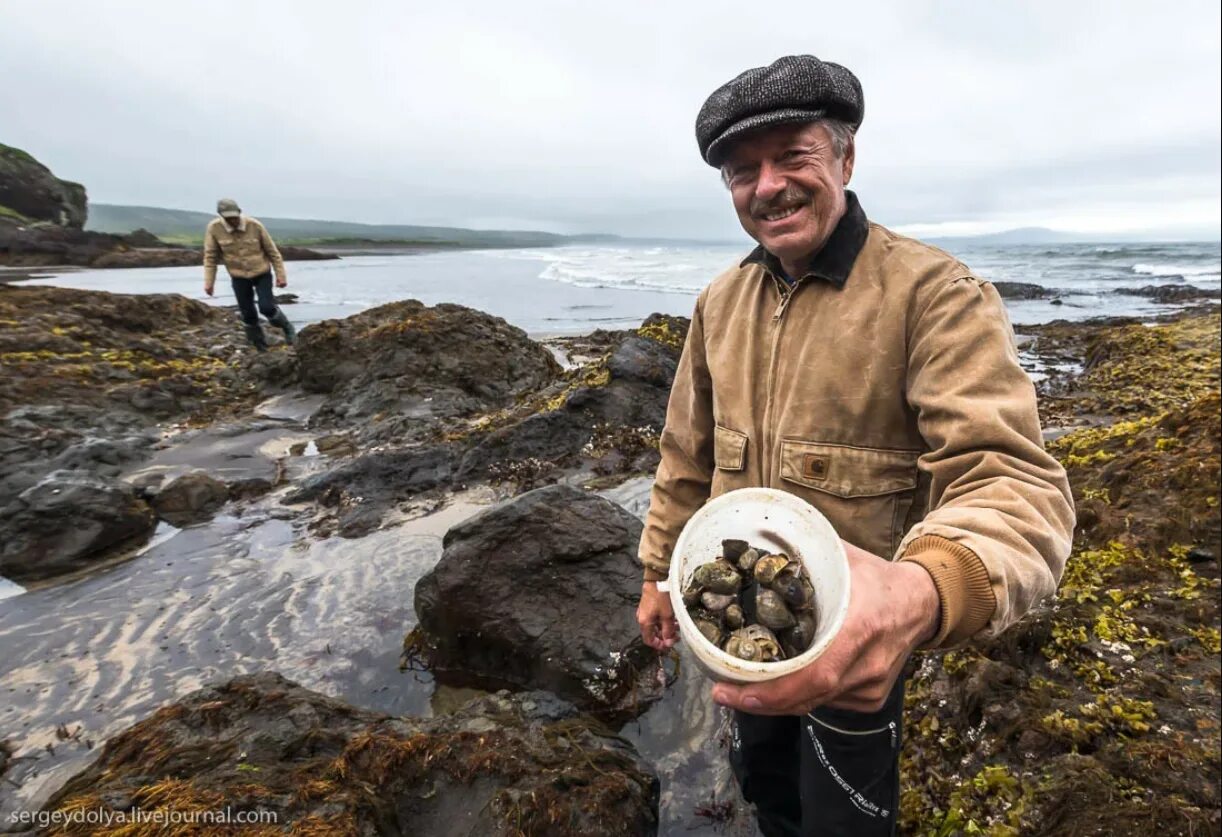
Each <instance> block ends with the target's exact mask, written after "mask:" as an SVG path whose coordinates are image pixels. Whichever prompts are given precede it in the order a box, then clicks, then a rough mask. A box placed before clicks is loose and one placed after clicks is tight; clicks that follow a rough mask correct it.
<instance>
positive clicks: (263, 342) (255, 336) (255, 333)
mask: <svg viewBox="0 0 1222 837" xmlns="http://www.w3.org/2000/svg"><path fill="white" fill-rule="evenodd" d="M246 339H247V340H249V341H250V345H252V346H254V347H255V349H256V350H257V351H260V352H266V351H267V338H266V337H264V336H263V327H262V326H261V325H259V324H258V323H255V324H254V325H248V326H246Z"/></svg>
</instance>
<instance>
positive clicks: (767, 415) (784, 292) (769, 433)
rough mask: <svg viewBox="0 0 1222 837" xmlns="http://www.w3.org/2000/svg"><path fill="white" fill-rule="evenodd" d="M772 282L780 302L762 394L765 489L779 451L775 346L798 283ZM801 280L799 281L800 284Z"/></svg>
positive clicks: (775, 314)
mask: <svg viewBox="0 0 1222 837" xmlns="http://www.w3.org/2000/svg"><path fill="white" fill-rule="evenodd" d="M773 281H774V282H775V283H776V285H777V290H778V292H779V293H780V295H781V299H780V302H778V303H777V307H776V311H775V312H774V313H773V315H772V346H771V349H770V350H769V356H768V386H767V389H766V390H765V394H764V440H763V441H764V444H763V450H764V452H766V453H767V456H766V457H765V458H764V481H763V484H764V486H765V487H768V488H771V487H772V472H773V462H774V459H775V458H776V457H778V456H780V451H779V450H773V436H774V435H775V434H774V433H773V428H772V391H773V388H774V387H773V384H774V383H775V381H776V365H777V346H778V345H779V344H780V342H781V318H782V317H783V316H784V315H785V308H786V307H787V306H788V305H789V300H790V299H792V298H793V295H794V293H796V292H797V290H798V283H794V284H793V285H792V286H789V287H786V288H781V286H780V280H778V279H776V278H775V277H773ZM800 281H801V280H799V282H800Z"/></svg>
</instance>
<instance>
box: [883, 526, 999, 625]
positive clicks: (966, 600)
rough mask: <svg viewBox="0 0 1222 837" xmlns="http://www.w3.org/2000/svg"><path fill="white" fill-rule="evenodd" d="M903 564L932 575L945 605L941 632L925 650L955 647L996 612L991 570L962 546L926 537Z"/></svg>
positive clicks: (916, 543) (917, 541)
mask: <svg viewBox="0 0 1222 837" xmlns="http://www.w3.org/2000/svg"><path fill="white" fill-rule="evenodd" d="M900 560H901V561H913V562H915V563H917V564H920V565H921V566H922V567H924V568H925V570H926V571H927V572H928V573H929V574H930V575H931V576H933V583H934V587H936V588H937V590H938V601H939V603H940V604H941V606H942V617H941V620H940V622H939V624H938V633H937V635H936V636H934V638H933V639H932V640H930V641H929V643H928V644H926V645H925V646H924V647H925V648H940V647H949V646H951V645H956V644H958V643H960V642H963V641H965V640H967V639H969V638H971V637H972V636H973V635H975V634H976V633H978V632H980V631H981V630H983V628H984V626H985V625H987V624H988V622H989V619H991V618H992V617H993V612H994V611H995V610H996V609H997V597H996V596H994V594H993V585H992V584H991V583H990V581H989V571H988V570H987V569H986V568H985V566H984V562H983V561H981V560H980V557H979V556H978V555H976V553H975V552H972V551H971V550H970V549H968V548H967V547H965V546H963V545H962V544H957V543H955V542H954V541H951V540H947V539H946V538H942V537H939V536H937V535H924V536H922V537H919V538H917V539H915V540H914V541H912V543H910V544H908V548H907V549H906V550H904V554H903V555H902V556H901V558H900Z"/></svg>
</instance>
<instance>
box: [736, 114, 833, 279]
mask: <svg viewBox="0 0 1222 837" xmlns="http://www.w3.org/2000/svg"><path fill="white" fill-rule="evenodd" d="M723 171H724V172H725V175H726V179H727V183H728V185H729V187H730V195H731V197H732V198H733V199H734V211H735V212H737V213H738V220H739V223H741V224H742V225H743V229H744V230H746V231H747V235H749V236H751V237H752V238H754V239H755V240H756V241H758V242H759V243H760V244H762V245H764V247H765V248H766V249H767V250H768V251H769V252H770V253H772V254H773V255H775V256H776V257H777V258H779V259H780V260H781V262H782V264H785V265H795V264H801V263H803V262H804V261H805V260H806V259H807V258H809V257H810V256H812V255H813V254H814V253H815V252H816V251H817V250H818V249H819V248H821V247H822V246H823V245H824V244H825V243H826V242H827V239H828V238H829V237H830V236H831V234H832V230H834V229H835V228H836V224H837V223H838V222H839V221H840V217H841V216H842V215H843V214H844V187H845V186H847V185H848V182H849V179H850V178H851V177H852V175H853V146H852V143H850V144H849V147H848V148H847V149H846V150H845V154H844V157H843V158H838V157H837V156H836V153H835V150H834V148H833V146H832V136H831V134H830V133H829V132H828V130H827V128H826V127H824V126H823V125H820V124H807V125H779V126H777V127H775V128H769V129H766V130H763V131H760V132H758V133H754V134H749V135H747V136H745V137H743V138H742V139H740V140H738V141H737V142H735V143H734V145H733V147H731V149H730V153H729V156H728V157H727V158H726V162H725V166H724V168H723Z"/></svg>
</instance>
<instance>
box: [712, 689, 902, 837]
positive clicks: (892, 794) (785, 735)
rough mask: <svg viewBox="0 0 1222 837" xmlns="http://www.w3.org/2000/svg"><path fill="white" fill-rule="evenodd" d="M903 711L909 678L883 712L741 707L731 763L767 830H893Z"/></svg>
mask: <svg viewBox="0 0 1222 837" xmlns="http://www.w3.org/2000/svg"><path fill="white" fill-rule="evenodd" d="M903 713H904V679H903V677H901V678H900V679H899V680H897V681H896V684H895V688H894V689H892V691H891V695H890V696H889V697H888V698H887V703H886V705H885V706H884V707H883V709H882V711H880V712H874V713H870V714H860V713H857V712H846V711H843V710H839V709H826V708H819V709H816V710H815V711H814V712H812V713H811V714H809V715H804V716H802V717H800V718H799V717H793V716H782V717H764V716H761V715H747V714H745V713H742V712H735V713H734V727H733V730H732V738H731V741H730V765H731V766H732V767H733V769H734V775H735V776H736V777H737V778H738V783H739V786H740V787H741V788H742V792H743V796H744V797H745V798H746V799H747V801H748V802H752V803H754V804H755V806H756V813H757V815H758V818H759V827H760V831H762V832H763V833H764V835H765V837H798V835H801V837H849V835H852V837H892V835H894V834H895V826H896V818H897V811H896V809H897V808H898V807H899V801H900V782H899V756H900V740H901V739H900V733H901V728H900V727H901V722H902V720H903Z"/></svg>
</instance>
